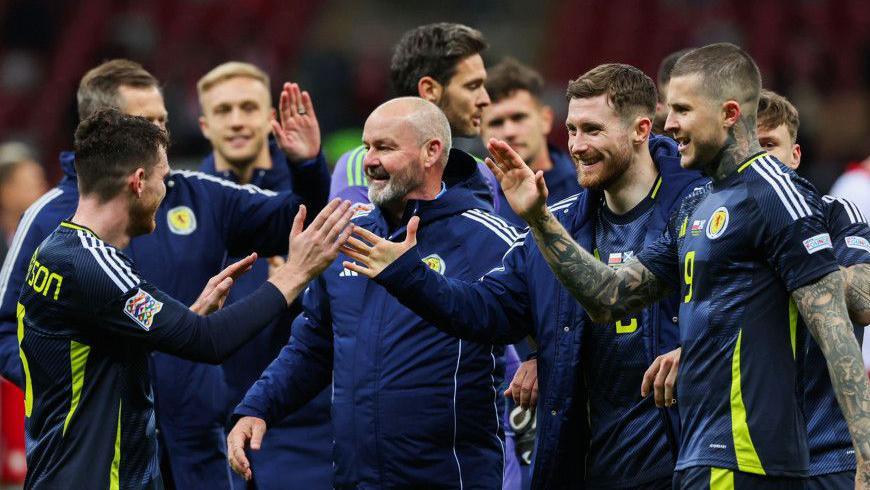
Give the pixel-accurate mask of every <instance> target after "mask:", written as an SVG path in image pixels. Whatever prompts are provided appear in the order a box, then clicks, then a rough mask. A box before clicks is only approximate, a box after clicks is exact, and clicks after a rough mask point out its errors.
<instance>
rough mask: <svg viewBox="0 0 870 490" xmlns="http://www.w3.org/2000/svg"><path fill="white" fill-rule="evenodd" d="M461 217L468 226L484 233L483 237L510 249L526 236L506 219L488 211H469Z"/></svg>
mask: <svg viewBox="0 0 870 490" xmlns="http://www.w3.org/2000/svg"><path fill="white" fill-rule="evenodd" d="M460 216H461V217H462V218H463V220H464V223H465V224H466V226H469V227H470V228H471V229H477V230H479V231H482V232H483V236H487V237H489V238H490V239H498V240H501V241H503V242H504V244H505V245H506V246H508V247H510V246H511V245H513V243H514V242H516V241H517V240H518V239H519V238H520V237H522V236H523V235H524V233H523V232H522V231H520V230H519V229H517V228H516V227H514V226H513V225H511V224H510V223H508V222H507V221H505V220H504V218H502V217H501V216H498V215H496V214H493V213H490V212H488V211H483V210H481V209H469V210H468V211H465V212H463V213H462V214H461V215H460ZM469 236H475V234H469Z"/></svg>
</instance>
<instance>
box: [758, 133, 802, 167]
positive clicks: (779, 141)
mask: <svg viewBox="0 0 870 490" xmlns="http://www.w3.org/2000/svg"><path fill="white" fill-rule="evenodd" d="M758 143H759V144H760V145H761V147H762V148H764V150H765V151H767V152H768V153H770V154H771V155H773V156H775V157H776V158H777V160H779V161H781V162H782V163H784V164H785V165H786V166H787V167H789V168H791V169H797V168H798V166H800V164H801V147H800V145H798V144H796V143H792V139H791V134H789V132H788V127H787V126H786V125H785V124H780V125H779V126H777V127H775V128H766V127H763V126H760V125H759V127H758Z"/></svg>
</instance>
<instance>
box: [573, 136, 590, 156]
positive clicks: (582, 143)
mask: <svg viewBox="0 0 870 490" xmlns="http://www.w3.org/2000/svg"><path fill="white" fill-rule="evenodd" d="M568 149H569V150H571V154H572V155H575V156H580V155H582V154H584V153H586V150H588V149H589V145H588V144H587V143H586V140H585V139H584V138H583V137H582V136H580V134H579V132H578V134H576V135H574V136H570V135H569V136H568Z"/></svg>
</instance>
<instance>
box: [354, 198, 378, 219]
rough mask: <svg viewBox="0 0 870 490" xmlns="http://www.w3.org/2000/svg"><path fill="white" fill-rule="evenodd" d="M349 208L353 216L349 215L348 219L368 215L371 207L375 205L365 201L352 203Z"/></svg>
mask: <svg viewBox="0 0 870 490" xmlns="http://www.w3.org/2000/svg"><path fill="white" fill-rule="evenodd" d="M350 209H352V210H353V216H351V218H350V219H357V218H359V217H360V216H368V214H369V213H371V212H372V210H373V209H375V205H374V204H369V203H365V202H358V203H355V204H353V205H352V206H351V207H350Z"/></svg>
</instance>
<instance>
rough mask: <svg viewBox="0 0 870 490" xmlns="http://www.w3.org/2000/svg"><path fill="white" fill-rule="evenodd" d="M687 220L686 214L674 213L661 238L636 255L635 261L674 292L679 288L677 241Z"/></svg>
mask: <svg viewBox="0 0 870 490" xmlns="http://www.w3.org/2000/svg"><path fill="white" fill-rule="evenodd" d="M687 220H688V215H687V214H685V213H684V212H682V211H678V212H675V213H674V214H673V216H671V219H670V220H669V222H668V226H666V227H665V229H664V231H662V234H661V236H660V237H659V238H658V239H657V240H656V241H654V242H653V243H651V244H650V245H648V246H646V247H645V248H644V249H643V250H641V251H640V253H639V254H637V259H638V260H639V261H640V263H641V264H643V266H644V267H646V268H647V269H649V271H650V272H652V273H653V274H654V275H655V276H656V278H657V279H658V280H660V281H662V282H664V283H665V284H667V285H668V286H670V287H671V288H672V289H673V290H675V291H678V290H679V287H680V282H679V276H680V261H679V257H678V255H679V243H678V241H677V239H678V238H679V235H680V233H681V231H682V232H684V231H685V222H686V221H687ZM678 223H679V224H678Z"/></svg>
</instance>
